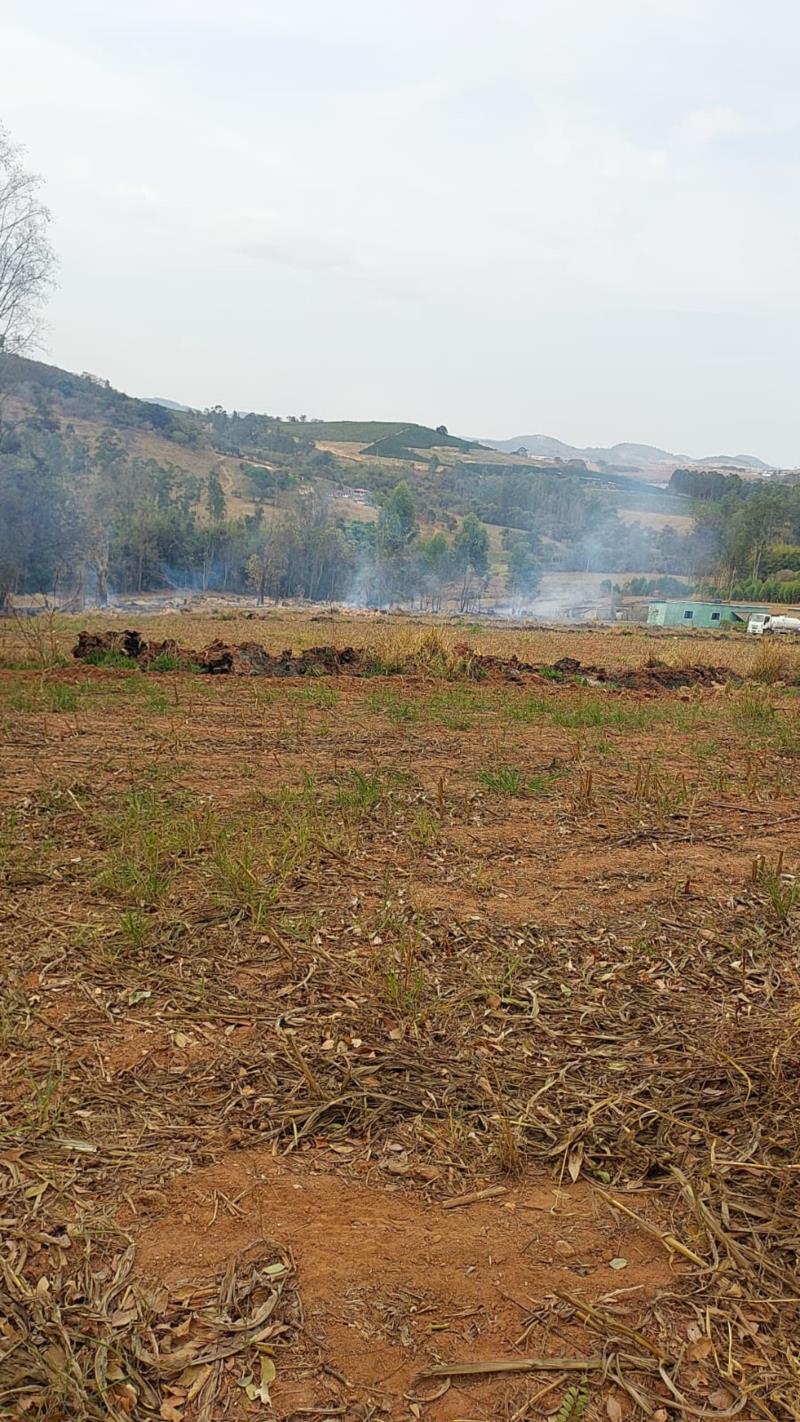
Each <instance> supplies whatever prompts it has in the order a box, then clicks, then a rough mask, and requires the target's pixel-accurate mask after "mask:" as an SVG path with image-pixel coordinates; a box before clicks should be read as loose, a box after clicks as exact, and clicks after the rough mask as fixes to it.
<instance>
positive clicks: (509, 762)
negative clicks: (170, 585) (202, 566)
mask: <svg viewBox="0 0 800 1422" xmlns="http://www.w3.org/2000/svg"><path fill="white" fill-rule="evenodd" d="M171 622H174V624H175V630H174V631H172V630H170V629H169V624H170V623H171ZM110 625H114V626H118V625H119V624H118V623H117V621H116V620H115V619H106V620H105V621H103V619H100V618H94V619H92V620H90V621H89V622H87V621H86V620H85V619H80V620H79V619H72V620H69V619H62V620H61V621H59V622H58V623H57V624H56V625H54V626H53V627H52V628H48V629H47V635H46V636H45V635H44V634H43V632H42V630H41V629H40V631H39V632H35V633H30V632H26V631H25V629H22V630H20V628H19V627H15V628H13V629H4V633H3V637H2V638H1V639H0V743H1V744H0V756H1V757H2V761H1V764H2V770H1V772H0V809H2V814H3V819H2V827H0V887H1V888H2V897H3V905H4V912H3V915H2V926H0V946H2V948H3V950H4V961H5V964H6V970H5V974H4V981H3V989H2V997H1V998H0V1036H1V1037H2V1045H3V1064H2V1067H0V1089H1V1090H2V1100H3V1121H4V1127H3V1140H2V1144H0V1182H2V1190H3V1196H4V1198H3V1200H2V1202H0V1233H2V1234H3V1255H2V1260H3V1263H2V1273H0V1294H1V1295H2V1299H0V1413H2V1414H3V1415H9V1416H27V1417H33V1418H42V1419H44V1418H47V1419H50V1418H61V1417H64V1418H73V1417H75V1418H83V1417H87V1418H95V1417H97V1418H102V1417H108V1416H112V1417H115V1418H122V1417H126V1416H128V1417H130V1416H133V1417H136V1418H138V1417H143V1418H148V1417H154V1418H159V1417H160V1418H162V1419H164V1422H184V1419H185V1422H193V1419H195V1418H201V1419H204V1422H216V1419H222V1418H232V1419H237V1418H244V1417H251V1416H252V1417H258V1416H260V1417H265V1418H269V1417H275V1418H279V1419H287V1422H288V1419H290V1418H301V1417H320V1418H326V1417H331V1418H333V1417H343V1418H347V1419H361V1422H367V1419H372V1418H376V1419H381V1418H391V1419H395V1418H420V1417H424V1418H430V1419H431V1422H440V1419H441V1422H446V1419H449V1422H453V1419H456V1418H460V1419H462V1422H464V1419H486V1422H488V1419H494V1418H504V1419H512V1418H514V1419H517V1422H522V1419H525V1418H535V1417H539V1416H558V1417H560V1418H563V1419H564V1422H570V1419H573V1420H574V1419H577V1418H579V1417H581V1416H584V1417H586V1418H611V1419H612V1422H619V1419H624V1418H635V1417H648V1416H649V1417H651V1418H655V1419H656V1420H657V1422H665V1419H667V1418H669V1419H672V1418H676V1417H677V1418H683V1417H693V1416H703V1417H718V1418H727V1417H728V1416H738V1417H741V1418H744V1419H749V1418H760V1417H765V1418H774V1419H779V1422H783V1420H784V1419H788V1418H795V1417H797V1416H798V1415H800V1390H798V1381H797V1378H798V1364H797V1360H796V1337H797V1323H798V1316H797V1302H798V1298H800V1288H798V1284H800V1279H798V1257H797V1255H798V1249H800V1244H799V1243H798V1239H797V1229H796V1210H797V1195H796V1189H797V1184H796V1182H797V1175H796V1172H797V1169H798V1162H799V1161H800V1151H799V1150H798V1146H799V1145H800V1139H799V1137H798V1129H799V1127H798V1123H799V1122H800V1115H799V1114H798V1107H800V1085H799V1084H798V1083H800V1074H798V1068H800V1037H798V1032H797V1021H798V991H797V986H798V985H797V946H798V937H797V925H798V922H800V918H799V917H798V910H800V889H798V885H797V881H796V877H795V876H796V872H797V864H798V860H800V813H798V808H797V792H798V779H799V778H800V758H798V754H797V747H798V744H799V743H800V742H799V741H798V731H799V730H800V702H799V701H798V696H799V695H800V693H798V690H797V689H796V686H795V684H794V683H795V681H796V680H797V674H798V671H800V666H798V665H797V664H796V659H797V657H798V653H797V651H796V649H794V648H779V649H769V653H768V654H766V653H765V651H764V649H762V648H758V647H753V646H752V644H750V643H748V642H746V640H745V639H742V638H735V637H733V636H731V637H729V638H726V637H724V636H709V637H703V638H698V637H696V636H694V635H692V636H689V637H670V638H667V637H665V636H663V635H662V636H661V637H655V638H654V637H653V636H651V635H648V634H647V633H645V632H644V631H637V632H636V633H634V634H632V635H631V634H629V633H628V632H627V630H626V629H622V630H621V629H617V628H615V629H609V630H606V631H604V632H601V631H598V632H582V633H578V632H554V633H548V632H546V631H534V630H529V629H524V628H521V629H510V630H501V631H500V632H495V630H494V629H491V628H489V629H487V628H485V627H481V628H479V629H478V630H466V631H465V628H464V626H463V625H461V626H459V627H454V628H452V629H445V632H444V633H443V634H442V635H443V643H444V645H445V646H446V647H449V646H455V645H457V644H459V643H461V642H463V641H464V639H465V637H466V638H467V640H468V641H469V642H470V644H471V645H472V646H473V647H474V650H475V651H479V652H480V653H482V654H483V655H485V656H486V655H488V656H492V655H497V656H502V657H506V656H511V655H513V654H516V655H517V656H519V657H520V658H521V659H523V660H530V661H536V662H547V663H549V664H552V663H554V662H556V661H557V660H558V659H559V658H561V657H563V656H565V655H566V656H574V657H576V658H578V659H580V660H585V661H591V662H592V663H593V664H595V665H597V664H602V665H604V666H616V667H620V668H637V667H641V666H643V664H644V663H645V662H646V661H647V659H648V657H650V656H652V655H653V654H654V652H655V654H656V655H657V656H658V657H659V658H661V659H662V660H664V661H666V662H668V663H670V664H671V665H677V666H686V665H688V664H689V663H692V664H694V663H697V662H702V663H706V664H712V665H714V666H717V667H721V668H724V667H730V668H731V669H732V670H735V671H736V672H737V675H738V677H739V678H742V680H741V681H739V680H737V681H731V682H724V681H719V682H716V681H715V682H713V683H712V684H710V685H707V686H693V687H682V688H680V689H679V690H677V691H672V690H660V689H650V690H647V691H642V690H626V689H619V688H618V687H617V686H615V685H614V684H611V685H595V684H585V683H582V682H581V680H580V678H578V679H575V680H572V681H570V680H566V681H565V680H563V679H559V678H558V677H554V678H552V679H548V678H544V679H543V678H541V677H533V676H529V677H527V678H526V677H524V676H523V677H522V678H521V680H519V681H517V680H513V681H511V680H508V679H506V678H504V677H503V676H502V675H500V674H498V675H493V674H492V675H485V676H483V675H482V676H481V677H479V678H478V679H474V678H472V677H470V676H469V675H462V674H459V673H458V667H461V666H462V663H461V662H454V663H453V672H452V674H451V675H448V674H446V671H443V670H442V668H445V667H446V660H445V661H442V663H441V666H439V663H437V664H436V665H437V666H439V671H438V672H436V671H434V670H431V669H430V667H429V668H428V669H427V670H426V668H425V667H424V666H422V665H421V664H420V666H419V668H418V669H417V670H416V671H415V672H413V673H407V674H405V675H402V674H394V675H392V674H388V672H386V671H385V672H384V673H383V674H372V675H368V676H367V675H360V676H358V677H355V676H320V677H303V678H300V677H285V678H281V679H279V680H274V679H272V678H270V677H253V678H247V677H244V678H238V677H225V676H219V677H218V676H203V675H200V674H193V673H187V672H179V671H169V670H168V671H163V672H161V673H158V672H152V673H150V672H145V671H142V670H141V669H138V668H136V667H127V666H113V665H112V666H108V665H101V666H83V665H81V664H78V663H75V662H74V661H73V660H71V658H70V656H69V654H70V649H71V646H72V644H73V643H74V641H75V637H76V633H77V630H78V629H79V628H82V627H84V626H89V627H90V628H91V629H92V630H94V631H98V630H101V629H102V628H104V627H108V626H110ZM126 625H127V624H126ZM131 625H132V626H137V627H139V626H144V630H145V632H146V634H147V635H152V636H154V637H155V636H157V637H158V638H159V639H163V638H165V637H168V636H175V637H176V638H177V639H179V640H180V642H181V644H182V645H187V646H190V647H197V648H200V647H202V646H204V645H206V644H207V643H208V642H209V641H212V640H214V639H216V638H220V637H224V638H225V639H226V640H231V641H235V640H238V639H244V638H246V639H247V640H248V641H254V640H255V641H261V642H263V644H264V645H265V646H266V647H267V648H268V649H269V650H270V651H271V652H273V653H277V652H279V651H280V650H281V649H282V648H285V647H288V646H290V645H293V646H294V647H295V648H296V649H299V648H302V647H309V646H313V645H317V644H320V643H322V642H326V643H327V642H330V643H333V644H334V645H336V646H337V647H341V646H344V645H348V644H349V645H355V646H359V647H368V646H374V647H376V648H377V649H378V650H379V651H380V660H381V661H382V664H383V665H384V666H385V667H386V668H389V667H390V666H392V665H394V664H397V663H399V662H400V661H402V659H403V658H404V657H407V656H408V655H409V653H410V652H413V651H414V648H415V646H418V645H419V639H420V638H421V637H422V636H424V635H425V633H426V630H427V626H428V624H427V622H425V621H422V622H419V623H417V622H413V623H409V621H408V620H407V619H401V618H398V619H389V620H388V621H387V620H386V619H377V618H375V619H367V618H364V619H358V618H355V617H349V618H344V617H342V618H339V617H337V616H336V615H334V616H332V617H328V618H327V622H326V625H325V626H323V627H322V628H321V627H320V623H319V621H318V620H316V615H315V616H314V617H313V618H312V617H309V616H308V615H306V616H305V617H304V618H300V617H299V616H298V615H292V616H291V617H289V616H281V617H278V616H274V617H270V616H266V617H264V618H263V619H255V620H254V619H241V624H240V623H239V622H235V623H232V622H231V621H230V619H225V621H224V622H223V623H222V626H221V625H220V619H219V618H208V617H203V618H197V619H195V618H193V617H191V616H188V615H185V614H183V615H176V616H175V617H174V618H169V617H165V618H159V619H153V620H152V623H150V624H142V623H141V622H140V621H136V622H134V623H131ZM415 639H416V641H415ZM54 654H55V655H54ZM462 669H463V668H462ZM474 1196H477V1197H478V1198H473V1197H474ZM462 1197H466V1198H463V1199H462ZM476 1367H482V1368H483V1369H484V1371H473V1372H471V1373H470V1372H469V1369H470V1368H472V1369H475V1368H476ZM464 1369H467V1371H466V1372H465V1371H463V1370H464ZM487 1369H488V1370H487ZM3 1410H5V1411H3Z"/></svg>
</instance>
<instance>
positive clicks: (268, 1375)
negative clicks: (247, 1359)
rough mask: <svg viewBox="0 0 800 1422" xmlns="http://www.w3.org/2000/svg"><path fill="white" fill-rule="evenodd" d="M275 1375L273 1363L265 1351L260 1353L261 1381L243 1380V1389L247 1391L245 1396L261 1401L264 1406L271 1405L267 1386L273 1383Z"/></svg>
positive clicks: (252, 1400) (254, 1400)
mask: <svg viewBox="0 0 800 1422" xmlns="http://www.w3.org/2000/svg"><path fill="white" fill-rule="evenodd" d="M276 1377H277V1373H276V1371H275V1364H274V1363H273V1361H272V1359H271V1358H270V1357H269V1356H268V1355H267V1354H266V1353H262V1354H261V1382H260V1383H254V1382H245V1383H244V1384H243V1386H244V1390H245V1392H246V1393H247V1396H248V1397H249V1399H250V1401H251V1402H263V1403H264V1406H265V1407H269V1406H270V1405H271V1398H270V1395H269V1386H270V1383H273V1382H274V1381H275V1378H276Z"/></svg>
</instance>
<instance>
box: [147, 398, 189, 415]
mask: <svg viewBox="0 0 800 1422" xmlns="http://www.w3.org/2000/svg"><path fill="white" fill-rule="evenodd" d="M142 399H143V400H144V403H145V405H161V406H162V407H163V408H164V409H165V410H181V411H182V412H183V414H184V415H191V414H193V413H194V406H193V405H181V404H179V403H178V401H177V400H164V399H162V397H161V396H160V395H143V396H142Z"/></svg>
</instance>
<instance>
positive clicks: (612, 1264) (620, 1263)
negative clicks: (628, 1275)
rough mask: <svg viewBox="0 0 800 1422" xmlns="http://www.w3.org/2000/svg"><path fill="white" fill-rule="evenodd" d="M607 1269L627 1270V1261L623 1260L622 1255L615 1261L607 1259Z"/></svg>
mask: <svg viewBox="0 0 800 1422" xmlns="http://www.w3.org/2000/svg"><path fill="white" fill-rule="evenodd" d="M608 1267H609V1269H627V1267H628V1261H627V1259H623V1257H622V1255H621V1254H620V1255H619V1256H618V1258H616V1259H609V1261H608Z"/></svg>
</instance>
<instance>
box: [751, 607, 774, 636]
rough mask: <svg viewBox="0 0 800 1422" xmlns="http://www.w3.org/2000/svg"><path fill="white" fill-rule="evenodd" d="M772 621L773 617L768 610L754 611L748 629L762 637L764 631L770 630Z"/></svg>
mask: <svg viewBox="0 0 800 1422" xmlns="http://www.w3.org/2000/svg"><path fill="white" fill-rule="evenodd" d="M771 621H772V617H771V615H770V614H769V613H768V612H754V613H753V615H752V617H750V619H749V621H748V623H747V630H748V632H755V634H756V636H757V637H760V636H761V634H762V633H763V632H768V631H769V625H770V623H771Z"/></svg>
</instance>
